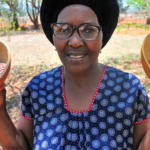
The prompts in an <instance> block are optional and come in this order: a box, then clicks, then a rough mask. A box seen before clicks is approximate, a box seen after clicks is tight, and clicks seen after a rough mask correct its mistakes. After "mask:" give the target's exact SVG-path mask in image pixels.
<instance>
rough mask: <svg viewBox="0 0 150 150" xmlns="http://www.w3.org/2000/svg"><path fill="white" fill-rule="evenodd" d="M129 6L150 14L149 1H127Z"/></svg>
mask: <svg viewBox="0 0 150 150" xmlns="http://www.w3.org/2000/svg"><path fill="white" fill-rule="evenodd" d="M127 4H128V5H129V6H133V7H134V8H136V9H137V10H138V11H142V12H144V13H148V12H149V11H150V1H149V0H127Z"/></svg>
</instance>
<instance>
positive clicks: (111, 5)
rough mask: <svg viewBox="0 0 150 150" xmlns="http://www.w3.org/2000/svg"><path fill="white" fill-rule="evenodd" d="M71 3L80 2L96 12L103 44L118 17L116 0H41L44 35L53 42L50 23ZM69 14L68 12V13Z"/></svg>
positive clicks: (110, 34)
mask: <svg viewBox="0 0 150 150" xmlns="http://www.w3.org/2000/svg"><path fill="white" fill-rule="evenodd" d="M72 4H82V5H86V6H88V7H90V8H91V9H93V10H94V12H95V13H96V14H97V17H98V20H99V22H100V25H101V26H102V32H103V46H102V47H104V46H105V45H106V43H107V42H108V41H109V39H110V37H111V36H112V34H113V32H114V30H115V28H116V26H117V23H118V17H119V6H118V2H117V0H43V2H42V6H41V11H40V18H41V24H42V27H43V30H44V33H45V35H46V36H47V38H48V39H49V40H50V42H51V43H52V44H54V43H53V32H52V30H51V28H50V25H51V23H55V22H56V21H57V17H58V14H59V13H60V11H61V10H62V9H63V8H64V7H66V6H68V5H72ZM68 15H69V14H68Z"/></svg>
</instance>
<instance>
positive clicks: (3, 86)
mask: <svg viewBox="0 0 150 150" xmlns="http://www.w3.org/2000/svg"><path fill="white" fill-rule="evenodd" d="M5 86H6V85H5V83H3V84H2V85H1V86H0V91H2V90H3V89H4V88H5Z"/></svg>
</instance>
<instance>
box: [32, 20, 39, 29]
mask: <svg viewBox="0 0 150 150" xmlns="http://www.w3.org/2000/svg"><path fill="white" fill-rule="evenodd" d="M33 24H34V29H39V24H38V18H35V20H34V21H33Z"/></svg>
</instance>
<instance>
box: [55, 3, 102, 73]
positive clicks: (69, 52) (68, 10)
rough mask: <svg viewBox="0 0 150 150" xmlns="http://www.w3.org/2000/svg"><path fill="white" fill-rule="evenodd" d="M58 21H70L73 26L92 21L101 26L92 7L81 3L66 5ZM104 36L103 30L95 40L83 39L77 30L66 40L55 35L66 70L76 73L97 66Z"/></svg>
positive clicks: (58, 50) (93, 23)
mask: <svg viewBox="0 0 150 150" xmlns="http://www.w3.org/2000/svg"><path fill="white" fill-rule="evenodd" d="M57 23H68V24H70V25H72V26H79V25H81V24H83V23H90V24H92V25H96V26H100V25H99V22H98V18H97V16H96V14H95V12H94V11H93V10H92V9H91V8H89V7H87V6H84V5H79V4H75V5H70V6H67V7H65V8H64V9H63V10H62V11H61V12H60V13H59V15H58V19H57ZM102 38H103V34H102V31H100V33H99V35H98V37H97V38H96V39H95V40H90V41H88V40H83V39H81V38H80V36H79V35H78V32H77V30H75V31H74V32H73V34H72V36H71V37H70V38H68V39H65V40H62V39H58V38H57V37H55V36H53V40H54V45H55V47H56V49H57V52H58V55H59V58H60V60H61V61H62V63H63V65H64V66H65V69H66V71H69V72H74V73H77V72H84V71H86V70H88V69H91V67H97V64H98V55H99V53H100V50H101V47H102Z"/></svg>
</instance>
